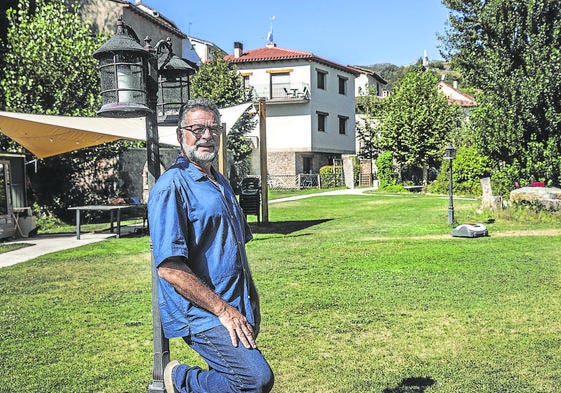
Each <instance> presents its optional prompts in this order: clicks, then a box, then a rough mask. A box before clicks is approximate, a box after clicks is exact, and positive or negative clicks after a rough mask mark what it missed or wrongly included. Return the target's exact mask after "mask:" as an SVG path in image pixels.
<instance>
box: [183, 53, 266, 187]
mask: <svg viewBox="0 0 561 393" xmlns="http://www.w3.org/2000/svg"><path fill="white" fill-rule="evenodd" d="M191 93H192V95H193V96H194V97H207V98H210V99H211V100H213V101H214V102H215V103H216V105H218V107H219V108H224V107H228V106H233V105H238V104H242V103H244V102H247V101H249V100H251V97H247V96H246V95H245V92H244V89H243V88H242V80H241V77H240V74H239V72H238V69H237V67H236V66H235V65H234V64H232V63H231V62H230V61H227V60H225V59H224V58H223V57H222V56H221V55H220V54H219V53H213V56H212V58H211V60H210V61H209V62H207V63H205V64H203V65H202V66H201V67H200V68H199V70H198V71H197V73H196V74H195V75H194V76H193V79H192V85H191ZM256 123H257V122H256V120H255V116H254V113H253V112H246V113H244V114H243V115H242V117H241V118H240V119H239V120H238V122H237V123H236V124H234V126H233V127H232V129H231V130H230V132H229V134H228V141H227V145H226V147H227V149H228V151H229V152H230V153H231V155H232V159H233V165H232V168H231V169H230V179H231V181H232V182H234V183H235V182H236V180H235V179H236V178H238V177H243V176H244V175H246V174H247V172H248V165H247V157H249V155H250V154H251V146H250V145H249V143H248V141H247V138H246V134H247V133H248V132H250V131H251V130H252V129H253V128H254V127H255V125H256Z"/></svg>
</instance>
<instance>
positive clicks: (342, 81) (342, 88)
mask: <svg viewBox="0 0 561 393" xmlns="http://www.w3.org/2000/svg"><path fill="white" fill-rule="evenodd" d="M338 79H339V94H343V95H346V94H347V80H348V78H345V77H344V76H340V75H339V76H338Z"/></svg>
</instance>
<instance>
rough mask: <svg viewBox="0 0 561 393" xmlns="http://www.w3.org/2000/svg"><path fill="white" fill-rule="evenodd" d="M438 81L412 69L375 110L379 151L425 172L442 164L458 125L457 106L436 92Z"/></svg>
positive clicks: (416, 69) (425, 72)
mask: <svg viewBox="0 0 561 393" xmlns="http://www.w3.org/2000/svg"><path fill="white" fill-rule="evenodd" d="M437 84H438V78H437V77H436V76H435V75H434V74H432V73H431V72H428V71H423V70H422V69H418V68H414V69H412V70H410V71H409V72H408V73H407V74H406V75H405V77H404V78H403V79H402V80H401V81H400V82H399V84H398V86H396V87H394V90H393V92H392V95H390V96H389V97H387V98H385V99H384V101H383V102H382V105H381V106H380V107H379V108H378V119H379V121H380V125H379V128H378V130H379V140H378V144H379V146H380V148H381V149H383V150H388V151H391V152H393V156H394V158H395V159H396V161H397V163H398V164H400V165H408V166H413V167H418V168H423V169H424V171H423V179H424V180H425V181H426V180H427V176H426V169H427V168H428V167H429V166H435V165H437V164H438V163H439V162H440V161H441V157H442V151H443V148H444V146H445V144H446V141H447V137H448V135H449V134H450V132H451V131H452V129H454V128H456V127H457V126H458V125H459V119H460V117H459V112H458V109H457V107H456V106H454V105H449V104H448V101H447V99H446V97H445V96H444V94H442V93H441V92H439V90H438V87H437Z"/></svg>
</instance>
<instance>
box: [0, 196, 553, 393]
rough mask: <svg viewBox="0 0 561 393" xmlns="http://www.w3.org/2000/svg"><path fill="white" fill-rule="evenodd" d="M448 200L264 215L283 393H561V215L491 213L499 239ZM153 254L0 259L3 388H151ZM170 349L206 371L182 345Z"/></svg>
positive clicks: (260, 235) (273, 345) (134, 243)
mask: <svg viewBox="0 0 561 393" xmlns="http://www.w3.org/2000/svg"><path fill="white" fill-rule="evenodd" d="M447 207H448V201H447V198H442V197H436V196H425V195H420V194H401V195H385V194H383V193H374V194H371V195H362V196H336V197H334V196H321V197H314V198H308V199H302V200H298V201H292V202H283V203H275V204H271V205H270V206H269V219H270V221H271V223H270V225H268V226H257V225H256V224H255V222H252V227H253V229H254V234H255V240H254V241H252V242H250V243H249V244H248V254H249V257H250V262H251V264H252V268H253V272H254V277H255V279H256V281H257V285H258V288H259V289H260V293H261V298H262V308H263V310H262V311H263V326H262V329H261V335H260V336H259V340H258V344H259V346H260V347H261V350H262V351H263V353H264V354H265V356H266V357H267V358H268V359H269V361H270V363H271V365H272V367H273V369H274V371H275V374H276V384H275V389H274V392H278V393H289V392H294V393H296V392H298V393H300V392H341V393H343V392H345V393H346V392H376V393H413V392H423V391H424V392H426V393H432V392H446V393H452V392H478V393H497V392H508V393H523V392H524V393H536V392H541V393H546V392H547V393H558V392H559V391H561V348H560V347H561V313H560V312H559V310H560V309H561V292H560V289H561V247H560V244H561V243H560V240H561V231H559V229H558V228H559V222H558V221H557V222H555V221H553V222H551V221H550V222H549V223H547V224H540V223H536V222H519V221H517V222H514V221H507V220H506V219H502V218H500V217H494V218H495V219H496V220H495V223H493V224H489V225H488V228H489V232H490V235H491V236H490V237H486V238H477V239H461V238H453V237H451V236H450V235H449V233H450V230H451V227H449V226H448V225H446V220H447ZM455 208H456V218H457V219H458V221H459V222H484V221H486V220H487V219H488V218H491V217H489V216H487V215H478V214H477V212H476V211H477V208H478V202H477V201H474V200H456V201H455ZM250 219H251V220H252V221H254V217H252V216H250ZM8 255H9V254H8ZM149 264H150V255H149V249H148V239H147V238H146V237H136V238H121V239H111V240H107V241H104V242H101V243H97V244H93V245H88V246H84V247H81V248H78V249H73V250H67V251H63V252H59V253H56V254H51V255H48V256H44V257H42V258H38V259H35V260H33V261H29V262H26V263H22V264H18V265H14V266H11V267H8V268H3V269H0V392H12V391H13V392H15V391H17V392H145V391H146V387H147V385H148V383H149V382H150V380H151V366H152V341H151V336H152V330H151V315H150V307H151V302H150V296H151V295H150V266H149ZM170 345H171V357H172V358H174V359H176V358H177V359H179V360H181V361H184V362H190V363H192V364H193V363H196V364H199V365H202V363H201V361H200V360H199V359H198V357H197V355H196V354H194V353H193V352H192V351H190V350H189V349H188V348H186V347H185V345H184V344H183V342H182V340H172V341H171V343H170ZM424 389H426V390H424Z"/></svg>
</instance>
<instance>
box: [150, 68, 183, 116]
mask: <svg viewBox="0 0 561 393" xmlns="http://www.w3.org/2000/svg"><path fill="white" fill-rule="evenodd" d="M159 90H160V91H159V94H158V116H167V115H178V114H179V110H180V109H181V105H182V104H183V103H184V102H186V101H187V100H188V97H189V85H188V83H187V78H181V77H177V78H169V77H168V78H162V79H160V89H159Z"/></svg>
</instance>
